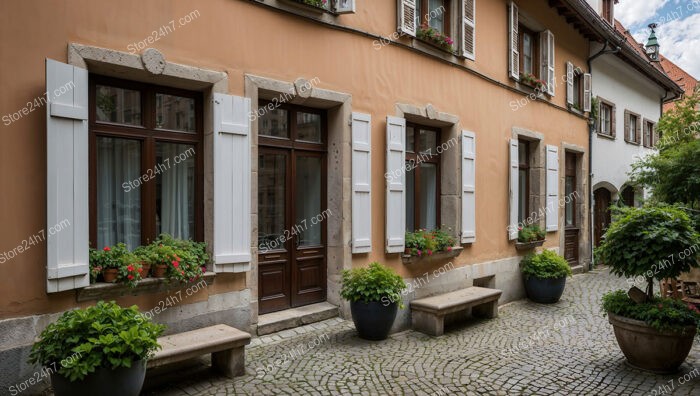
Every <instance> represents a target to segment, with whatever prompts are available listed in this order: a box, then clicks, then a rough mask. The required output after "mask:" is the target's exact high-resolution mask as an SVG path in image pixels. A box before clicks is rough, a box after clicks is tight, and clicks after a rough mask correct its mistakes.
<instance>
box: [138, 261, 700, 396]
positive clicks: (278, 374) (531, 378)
mask: <svg viewBox="0 0 700 396" xmlns="http://www.w3.org/2000/svg"><path fill="white" fill-rule="evenodd" d="M625 286H626V284H625V282H624V280H621V279H619V278H616V277H614V276H611V275H609V274H608V272H607V271H606V270H598V271H594V272H590V273H588V274H582V275H576V276H574V278H573V279H571V278H570V279H569V281H568V283H567V287H566V292H565V294H564V297H563V298H562V300H561V301H560V302H559V303H557V304H554V305H538V304H534V303H531V302H529V301H527V300H521V301H517V302H514V303H511V304H508V305H506V306H503V307H501V308H500V312H499V314H500V316H499V318H497V319H493V320H471V321H469V322H468V323H465V324H463V325H460V326H458V327H453V328H450V329H449V331H448V332H446V334H445V335H444V336H442V337H439V338H431V337H428V336H426V335H423V334H421V333H417V332H413V331H405V332H402V333H398V334H394V335H392V336H391V337H390V338H389V339H388V340H386V341H383V342H369V341H364V340H361V339H359V338H358V337H357V336H356V334H355V332H354V329H353V326H352V322H351V321H343V320H340V319H332V320H328V321H325V322H321V323H318V324H313V325H309V326H305V327H303V328H299V329H295V330H287V331H285V332H282V333H280V334H273V335H269V336H264V337H261V338H257V339H254V341H253V344H251V346H250V347H249V348H247V349H246V371H247V374H246V375H245V376H244V377H239V378H236V379H235V380H229V379H227V378H224V377H220V376H217V375H216V374H214V373H212V372H211V371H209V370H206V371H201V370H200V371H198V372H197V373H196V374H188V375H187V376H180V378H183V380H182V381H180V382H178V383H171V384H170V385H169V386H167V387H165V388H161V389H160V390H159V391H158V392H153V393H150V394H153V395H234V394H247V395H436V396H437V395H448V394H450V395H520V394H523V395H660V394H667V395H669V394H673V395H700V370H699V368H700V344H699V343H698V339H696V344H695V347H694V348H693V351H691V354H690V356H689V357H688V359H687V360H686V363H685V364H684V365H683V366H682V371H681V372H679V373H677V374H673V375H667V376H658V375H653V374H649V373H646V372H643V371H640V370H637V369H634V368H631V367H629V366H628V365H627V364H626V363H625V359H624V356H623V355H622V352H621V351H620V349H619V348H618V346H617V343H616V341H615V339H614V335H613V331H612V327H611V326H610V324H608V322H607V318H606V317H604V316H603V314H602V312H601V310H600V297H601V296H602V295H603V293H605V292H607V291H609V290H612V289H615V288H624V287H625ZM524 344H528V345H526V346H525V347H524V348H520V346H522V345H524ZM309 345H311V346H312V347H313V348H311V349H309V347H308V346H309ZM303 348H305V349H303ZM263 374H264V375H263Z"/></svg>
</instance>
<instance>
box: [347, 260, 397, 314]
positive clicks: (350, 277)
mask: <svg viewBox="0 0 700 396" xmlns="http://www.w3.org/2000/svg"><path fill="white" fill-rule="evenodd" d="M405 288H406V283H404V281H403V279H402V278H401V277H400V276H399V275H398V274H397V273H396V272H394V271H393V270H392V269H391V268H388V267H385V266H383V265H381V264H379V263H377V262H374V263H371V264H370V265H369V267H363V268H353V269H351V270H345V271H343V287H342V288H341V290H340V295H341V297H343V298H344V299H346V300H348V301H353V302H354V301H364V302H380V301H382V298H388V299H389V300H390V301H401V291H402V290H404V289H405ZM401 308H403V305H401Z"/></svg>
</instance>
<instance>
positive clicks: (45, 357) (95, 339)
mask: <svg viewBox="0 0 700 396" xmlns="http://www.w3.org/2000/svg"><path fill="white" fill-rule="evenodd" d="M164 329H165V326H163V325H160V324H155V323H153V322H151V321H149V320H146V319H145V318H143V316H142V315H141V314H140V313H139V311H138V308H137V307H136V306H132V307H130V308H122V307H120V306H118V305H117V304H116V303H114V301H112V302H104V301H100V302H98V303H97V305H95V306H92V307H88V308H85V309H76V310H72V311H68V312H65V313H63V315H61V317H60V318H58V320H57V321H56V322H54V323H51V324H49V325H48V326H47V327H46V329H44V331H42V332H41V335H40V336H39V341H37V342H36V343H35V344H34V346H32V350H31V352H30V354H29V362H30V363H34V364H40V365H42V366H49V365H51V366H52V367H55V368H58V370H57V372H58V373H59V374H60V375H62V376H64V377H66V378H67V379H68V380H70V381H76V380H82V379H83V378H85V376H86V375H88V374H90V373H94V372H95V370H96V369H98V368H108V369H117V368H120V367H131V364H132V363H133V362H136V361H139V360H143V359H147V358H148V357H150V356H151V355H152V354H153V353H154V352H155V351H156V350H157V349H158V348H160V346H159V345H158V342H157V339H158V336H160V335H161V334H162V332H163V330H164Z"/></svg>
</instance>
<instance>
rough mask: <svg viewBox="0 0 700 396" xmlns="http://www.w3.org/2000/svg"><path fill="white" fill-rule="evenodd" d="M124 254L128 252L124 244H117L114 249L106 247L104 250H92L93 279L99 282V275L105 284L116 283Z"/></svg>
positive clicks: (91, 267) (91, 269)
mask: <svg viewBox="0 0 700 396" xmlns="http://www.w3.org/2000/svg"><path fill="white" fill-rule="evenodd" d="M124 252H128V250H127V249H126V245H124V244H117V245H116V246H114V248H111V247H109V246H105V247H104V248H102V250H95V249H90V273H91V275H93V274H94V276H92V277H93V278H94V279H95V280H97V278H98V275H101V276H102V280H103V281H104V282H107V283H113V282H116V281H117V278H118V277H119V268H120V267H121V266H122V261H121V256H122V255H123V254H124Z"/></svg>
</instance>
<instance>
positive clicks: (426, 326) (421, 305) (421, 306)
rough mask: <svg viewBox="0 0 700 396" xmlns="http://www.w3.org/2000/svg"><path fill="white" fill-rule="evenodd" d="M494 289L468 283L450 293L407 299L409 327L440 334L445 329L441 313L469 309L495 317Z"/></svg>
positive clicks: (432, 334) (475, 313)
mask: <svg viewBox="0 0 700 396" xmlns="http://www.w3.org/2000/svg"><path fill="white" fill-rule="evenodd" d="M501 293H502V292H501V291H500V290H498V289H487V288H484V287H476V286H475V287H469V288H466V289H462V290H457V291H454V292H451V293H445V294H440V295H437V296H432V297H426V298H421V299H417V300H413V301H411V321H412V323H413V329H414V330H416V331H420V332H421V333H425V334H428V335H431V336H441V335H442V334H443V333H444V330H445V316H446V315H448V314H452V313H455V312H461V311H466V310H468V309H469V308H473V309H472V314H473V315H474V316H483V317H486V318H496V317H498V298H499V297H501Z"/></svg>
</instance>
